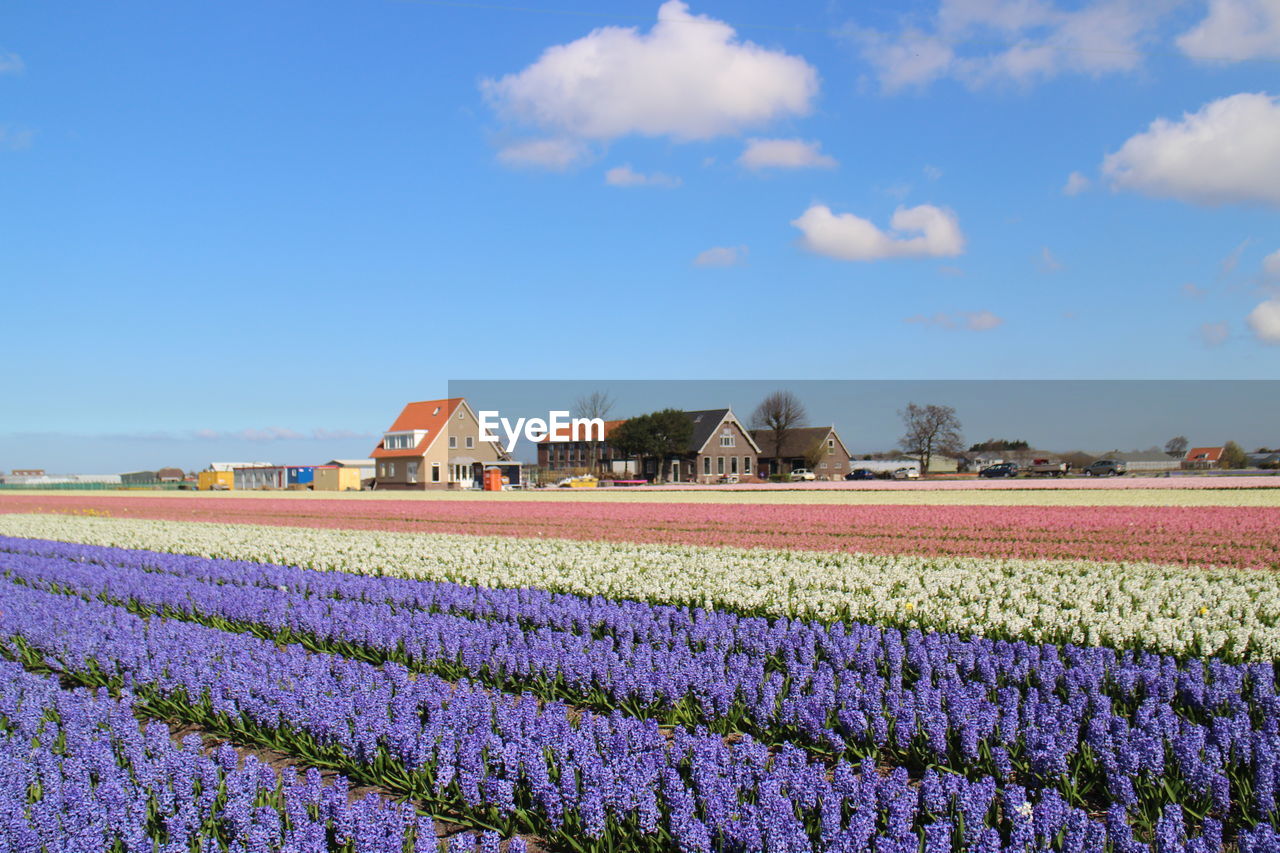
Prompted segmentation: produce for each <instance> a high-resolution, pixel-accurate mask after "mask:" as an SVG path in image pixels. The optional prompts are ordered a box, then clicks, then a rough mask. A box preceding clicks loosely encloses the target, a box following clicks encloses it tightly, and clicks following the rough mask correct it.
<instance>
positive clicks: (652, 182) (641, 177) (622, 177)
mask: <svg viewBox="0 0 1280 853" xmlns="http://www.w3.org/2000/svg"><path fill="white" fill-rule="evenodd" d="M604 182H605V183H606V184H608V185H609V186H611V187H678V186H680V184H681V180H680V179H679V178H677V177H675V176H673V175H664V174H663V173H662V172H653V173H651V174H648V175H646V174H644V173H642V172H637V171H636V170H635V169H632V168H631V164H630V163H624V164H623V165H621V166H614V167H613V168H612V169H610V170H609V171H607V172H605V173H604Z"/></svg>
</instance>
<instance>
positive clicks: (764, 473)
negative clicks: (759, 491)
mask: <svg viewBox="0 0 1280 853" xmlns="http://www.w3.org/2000/svg"><path fill="white" fill-rule="evenodd" d="M751 436H752V438H754V439H755V441H756V444H757V445H759V447H760V476H761V477H768V476H770V475H772V474H790V473H791V472H792V471H794V470H796V469H797V468H811V469H812V471H813V473H814V474H815V475H816V476H817V478H818V479H819V480H843V479H844V475H845V474H847V473H849V471H850V470H851V468H850V466H849V448H848V447H846V446H845V443H844V441H843V439H841V438H840V435H839V433H837V432H836V428H835V427H834V426H825V427H793V428H792V429H789V430H787V432H786V434H785V435H784V436H783V442H782V447H781V448H778V449H775V448H774V443H773V430H771V429H755V430H752V431H751ZM778 450H781V457H780V458H779V459H775V458H774V454H775V453H776V452H778ZM819 452H820V455H821V458H820V459H818V460H817V461H816V462H815V461H813V460H812V459H811V458H810V456H811V455H815V454H818V453H819Z"/></svg>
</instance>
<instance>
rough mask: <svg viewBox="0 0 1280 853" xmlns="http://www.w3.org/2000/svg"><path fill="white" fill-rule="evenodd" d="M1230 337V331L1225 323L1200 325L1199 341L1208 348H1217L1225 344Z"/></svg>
mask: <svg viewBox="0 0 1280 853" xmlns="http://www.w3.org/2000/svg"><path fill="white" fill-rule="evenodd" d="M1229 337H1231V329H1230V327H1229V326H1227V324H1226V323H1202V324H1201V325H1200V340H1201V341H1203V342H1204V345H1205V346H1208V347H1219V346H1222V345H1223V344H1225V343H1226V342H1227V338H1229Z"/></svg>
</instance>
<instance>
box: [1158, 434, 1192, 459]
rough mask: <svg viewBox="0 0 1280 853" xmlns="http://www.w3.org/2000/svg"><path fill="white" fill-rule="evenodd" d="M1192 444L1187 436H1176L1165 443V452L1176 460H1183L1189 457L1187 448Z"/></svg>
mask: <svg viewBox="0 0 1280 853" xmlns="http://www.w3.org/2000/svg"><path fill="white" fill-rule="evenodd" d="M1190 444H1191V442H1189V441H1187V437H1186V436H1185V435H1179V436H1174V437H1173V438H1171V439H1169V440H1168V441H1166V442H1165V443H1164V452H1165V453H1167V454H1169V455H1170V456H1172V457H1173V458H1174V459H1181V458H1182V457H1183V456H1186V455H1187V447H1188V446H1189V445H1190Z"/></svg>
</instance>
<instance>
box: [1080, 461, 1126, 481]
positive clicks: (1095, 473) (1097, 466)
mask: <svg viewBox="0 0 1280 853" xmlns="http://www.w3.org/2000/svg"><path fill="white" fill-rule="evenodd" d="M1128 470H1129V466H1127V465H1125V464H1124V463H1123V462H1120V461H1119V460H1116V459H1099V460H1098V461H1097V462H1092V463H1090V464H1088V465H1086V466H1085V467H1084V472H1085V474H1087V475H1089V476H1090V477H1119V476H1120V475H1122V474H1124V473H1126V472H1127V471H1128Z"/></svg>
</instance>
